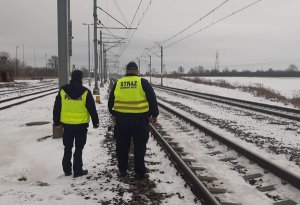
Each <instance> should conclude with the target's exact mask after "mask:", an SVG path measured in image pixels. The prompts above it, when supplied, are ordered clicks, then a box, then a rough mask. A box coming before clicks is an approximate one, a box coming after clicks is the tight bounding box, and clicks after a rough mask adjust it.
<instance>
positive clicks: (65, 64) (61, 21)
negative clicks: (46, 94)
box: [57, 0, 69, 87]
mask: <svg viewBox="0 0 300 205" xmlns="http://www.w3.org/2000/svg"><path fill="white" fill-rule="evenodd" d="M57 20H58V24H57V25H58V70H59V72H58V73H59V76H58V77H59V79H58V82H59V87H61V86H63V85H65V84H67V83H68V80H69V79H68V78H69V72H68V68H69V45H68V44H69V41H68V39H69V38H68V0H57Z"/></svg>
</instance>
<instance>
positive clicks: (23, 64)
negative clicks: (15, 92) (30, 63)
mask: <svg viewBox="0 0 300 205" xmlns="http://www.w3.org/2000/svg"><path fill="white" fill-rule="evenodd" d="M24 59H25V58H24V44H23V63H22V66H23V68H24V66H25V60H24Z"/></svg>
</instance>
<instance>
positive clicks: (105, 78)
mask: <svg viewBox="0 0 300 205" xmlns="http://www.w3.org/2000/svg"><path fill="white" fill-rule="evenodd" d="M103 59H104V76H103V77H104V83H106V82H107V68H106V66H107V65H106V50H105V45H104V44H103Z"/></svg>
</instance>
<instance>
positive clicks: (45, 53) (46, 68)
mask: <svg viewBox="0 0 300 205" xmlns="http://www.w3.org/2000/svg"><path fill="white" fill-rule="evenodd" d="M45 63H46V64H45V65H46V67H45V68H46V69H47V53H45Z"/></svg>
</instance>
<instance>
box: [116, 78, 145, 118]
mask: <svg viewBox="0 0 300 205" xmlns="http://www.w3.org/2000/svg"><path fill="white" fill-rule="evenodd" d="M114 95H115V101H114V107H113V110H115V111H117V112H121V113H145V112H148V111H149V103H148V101H147V98H146V94H145V92H144V90H143V87H142V78H141V77H139V76H126V77H123V78H121V79H119V80H118V81H117V84H116V89H115V92H114Z"/></svg>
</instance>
